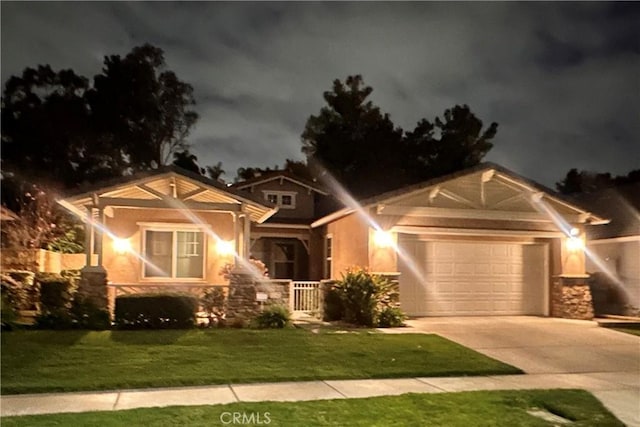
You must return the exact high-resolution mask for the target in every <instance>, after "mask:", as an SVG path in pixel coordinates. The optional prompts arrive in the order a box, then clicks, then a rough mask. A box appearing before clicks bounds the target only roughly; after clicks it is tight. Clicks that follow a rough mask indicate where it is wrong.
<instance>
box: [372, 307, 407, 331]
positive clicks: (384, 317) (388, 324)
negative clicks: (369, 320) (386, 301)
mask: <svg viewBox="0 0 640 427" xmlns="http://www.w3.org/2000/svg"><path fill="white" fill-rule="evenodd" d="M406 318H407V316H405V314H404V312H403V311H402V310H400V308H398V307H385V308H383V309H382V310H381V311H380V313H379V314H378V327H380V328H398V327H400V326H402V325H403V324H404V321H405V319H406Z"/></svg>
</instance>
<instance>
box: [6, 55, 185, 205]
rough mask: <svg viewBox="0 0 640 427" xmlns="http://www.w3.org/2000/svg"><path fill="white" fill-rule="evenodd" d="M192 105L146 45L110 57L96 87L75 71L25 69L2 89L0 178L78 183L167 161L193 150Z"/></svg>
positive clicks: (60, 184) (161, 60)
mask: <svg viewBox="0 0 640 427" xmlns="http://www.w3.org/2000/svg"><path fill="white" fill-rule="evenodd" d="M194 104H195V101H194V98H193V88H192V87H191V86H190V85H188V84H186V83H184V82H182V81H180V80H179V79H178V78H177V77H176V75H175V73H173V72H172V71H169V70H167V69H166V65H165V62H164V56H163V52H162V50H161V49H159V48H156V47H153V46H151V45H148V44H147V45H144V46H140V47H136V48H134V49H133V50H132V51H131V52H130V53H129V54H127V55H126V56H125V57H124V58H121V57H120V56H117V55H116V56H109V57H106V58H105V60H104V69H103V70H102V73H101V74H98V75H96V76H95V77H94V79H93V84H90V81H89V79H87V78H85V77H82V76H79V75H77V74H76V73H74V72H73V71H72V70H62V71H58V72H56V71H53V70H52V69H51V67H49V66H48V65H47V66H38V67H37V68H27V69H25V70H24V72H23V73H22V75H21V76H13V77H11V78H10V79H9V80H8V81H7V82H6V84H5V88H4V92H3V97H2V127H3V129H2V171H3V175H4V176H8V175H12V176H14V178H16V179H18V180H20V179H26V180H28V181H30V182H37V183H43V182H46V183H47V186H52V185H53V186H57V187H74V186H77V185H78V184H80V183H82V182H84V181H89V182H93V181H98V180H102V179H104V178H109V177H114V176H118V175H122V174H126V173H131V172H133V171H136V170H145V169H151V168H155V167H158V166H160V165H162V164H167V163H168V162H170V161H171V159H172V156H173V154H174V153H176V152H181V151H185V150H188V148H189V144H188V142H187V140H186V137H187V135H188V134H189V130H190V128H191V127H192V126H193V125H194V123H195V121H196V119H197V114H196V113H195V112H194V111H192V109H191V108H192V107H193V105H194ZM4 187H5V180H3V189H4ZM3 200H5V196H4V191H3Z"/></svg>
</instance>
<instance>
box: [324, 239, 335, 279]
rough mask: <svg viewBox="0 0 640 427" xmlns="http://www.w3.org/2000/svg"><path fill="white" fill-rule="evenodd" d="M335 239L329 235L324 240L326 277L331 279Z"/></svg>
mask: <svg viewBox="0 0 640 427" xmlns="http://www.w3.org/2000/svg"><path fill="white" fill-rule="evenodd" d="M332 252H333V237H332V236H331V235H327V236H326V237H325V239H324V277H325V278H327V279H330V278H331V261H332V260H333V256H332Z"/></svg>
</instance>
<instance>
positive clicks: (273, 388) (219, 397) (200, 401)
mask: <svg viewBox="0 0 640 427" xmlns="http://www.w3.org/2000/svg"><path fill="white" fill-rule="evenodd" d="M549 388H578V389H586V390H588V391H590V392H592V393H594V394H595V395H596V396H597V397H598V398H599V399H601V400H603V396H604V397H605V399H606V398H609V399H607V400H610V401H612V402H614V404H613V405H611V404H607V405H606V406H607V407H608V408H609V409H610V410H612V412H613V413H614V414H615V415H616V416H617V417H618V418H620V420H622V421H623V422H624V423H626V424H627V425H629V426H636V425H637V426H640V418H639V414H638V412H639V408H638V400H637V396H638V395H639V393H640V385H639V384H638V379H637V378H631V377H629V375H628V374H627V373H625V372H599V373H588V374H582V373H581V374H527V375H501V376H482V377H437V378H400V379H376V380H327V381H307V382H283V383H263V384H231V385H218V386H204V387H180V388H162V389H144V390H121V391H106V392H87V393H54V394H30V395H10V396H2V397H0V408H1V410H0V415H1V416H11V415H27V414H50V413H60V412H88V411H117V410H122V409H133V408H147V407H162V406H175V405H180V406H188V405H215V404H224V403H233V402H260V401H280V402H295V401H303V400H321V399H349V398H358V397H372V396H391V395H398V394H403V393H445V392H459V391H471V390H522V389H549ZM603 401H604V400H603ZM605 403H606V402H605Z"/></svg>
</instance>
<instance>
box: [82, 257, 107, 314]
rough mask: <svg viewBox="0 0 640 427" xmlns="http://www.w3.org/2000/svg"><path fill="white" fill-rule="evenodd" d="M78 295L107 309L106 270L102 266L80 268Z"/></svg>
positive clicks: (100, 307) (99, 307)
mask: <svg viewBox="0 0 640 427" xmlns="http://www.w3.org/2000/svg"><path fill="white" fill-rule="evenodd" d="M78 296H79V297H81V298H82V299H84V300H85V301H88V302H91V303H92V304H93V305H94V306H95V307H96V308H98V309H100V310H109V295H108V289H107V271H106V270H105V269H104V268H103V267H102V266H93V267H92V266H86V267H84V268H82V270H80V283H79V284H78Z"/></svg>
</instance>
